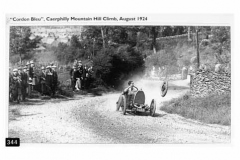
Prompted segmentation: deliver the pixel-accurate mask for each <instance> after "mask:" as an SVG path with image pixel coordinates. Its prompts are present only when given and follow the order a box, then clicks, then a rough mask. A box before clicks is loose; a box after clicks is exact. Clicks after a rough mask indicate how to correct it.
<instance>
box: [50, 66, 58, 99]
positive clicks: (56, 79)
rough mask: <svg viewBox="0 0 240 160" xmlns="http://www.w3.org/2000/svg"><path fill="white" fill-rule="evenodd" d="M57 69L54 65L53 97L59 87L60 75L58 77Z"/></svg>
mask: <svg viewBox="0 0 240 160" xmlns="http://www.w3.org/2000/svg"><path fill="white" fill-rule="evenodd" d="M56 67H57V66H55V65H52V66H51V68H52V94H53V96H55V92H56V89H57V85H58V75H57V71H56Z"/></svg>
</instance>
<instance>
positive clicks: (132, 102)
mask: <svg viewBox="0 0 240 160" xmlns="http://www.w3.org/2000/svg"><path fill="white" fill-rule="evenodd" d="M116 107H117V108H116V110H117V111H118V110H119V109H120V107H121V109H122V112H123V114H124V115H126V113H127V112H128V111H130V112H132V113H135V114H136V113H137V112H149V113H150V115H151V116H154V114H155V111H156V101H155V99H152V101H151V104H150V106H149V105H147V104H145V94H144V92H143V91H142V90H139V91H137V92H135V93H129V94H121V95H120V97H119V99H118V102H117V106H116Z"/></svg>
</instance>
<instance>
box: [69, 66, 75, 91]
mask: <svg viewBox="0 0 240 160" xmlns="http://www.w3.org/2000/svg"><path fill="white" fill-rule="evenodd" d="M75 71H76V65H73V66H72V68H71V70H70V78H71V87H72V90H73V91H74V90H75V85H76V84H75V80H74V72H75Z"/></svg>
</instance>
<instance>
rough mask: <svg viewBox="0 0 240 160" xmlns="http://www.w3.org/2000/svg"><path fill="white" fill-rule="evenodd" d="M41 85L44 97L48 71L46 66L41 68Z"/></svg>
mask: <svg viewBox="0 0 240 160" xmlns="http://www.w3.org/2000/svg"><path fill="white" fill-rule="evenodd" d="M40 84H41V94H42V96H44V95H45V93H46V70H45V67H44V66H42V67H41V74H40Z"/></svg>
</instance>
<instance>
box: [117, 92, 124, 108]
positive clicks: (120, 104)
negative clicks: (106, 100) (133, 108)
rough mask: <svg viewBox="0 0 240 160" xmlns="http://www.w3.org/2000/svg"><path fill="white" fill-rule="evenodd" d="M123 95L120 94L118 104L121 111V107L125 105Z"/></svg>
mask: <svg viewBox="0 0 240 160" xmlns="http://www.w3.org/2000/svg"><path fill="white" fill-rule="evenodd" d="M122 97H123V95H120V96H119V98H118V101H117V104H116V111H119V108H120V107H123V98H122Z"/></svg>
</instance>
